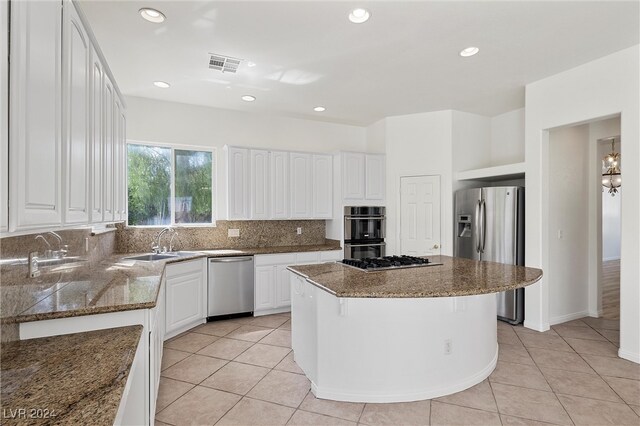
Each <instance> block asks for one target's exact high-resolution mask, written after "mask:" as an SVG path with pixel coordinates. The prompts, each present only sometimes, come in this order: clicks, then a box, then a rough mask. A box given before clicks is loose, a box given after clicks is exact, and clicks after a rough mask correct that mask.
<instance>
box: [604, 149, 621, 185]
mask: <svg viewBox="0 0 640 426" xmlns="http://www.w3.org/2000/svg"><path fill="white" fill-rule="evenodd" d="M615 143H616V138H611V152H610V153H608V154H607V155H605V156H604V158H603V159H602V168H603V169H606V170H605V172H604V173H602V187H603V188H602V190H603V191H604V188H608V189H609V194H611V196H612V197H613V196H615V195H616V193H617V192H618V188H620V185H622V176H621V174H620V154H619V153H617V152H616V149H615Z"/></svg>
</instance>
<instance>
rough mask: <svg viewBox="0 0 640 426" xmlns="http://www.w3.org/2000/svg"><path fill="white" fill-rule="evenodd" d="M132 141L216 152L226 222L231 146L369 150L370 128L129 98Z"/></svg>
mask: <svg viewBox="0 0 640 426" xmlns="http://www.w3.org/2000/svg"><path fill="white" fill-rule="evenodd" d="M126 102H127V139H128V140H134V141H145V142H162V143H170V144H176V145H195V146H205V147H214V148H216V154H217V167H216V175H217V185H216V190H217V194H216V211H217V214H216V218H217V219H225V218H226V210H227V209H226V205H227V203H226V165H225V162H224V161H223V154H224V152H223V150H222V147H223V146H224V145H226V144H228V145H237V146H249V147H256V148H271V149H283V150H291V151H311V152H333V151H338V150H350V151H364V150H365V149H366V129H365V128H364V127H359V126H348V125H344V124H335V123H326V122H320V121H312V120H303V119H297V118H288V117H277V116H271V115H266V114H253V113H248V112H242V111H233V110H226V109H219V108H209V107H202V106H196V105H187V104H181V103H176V102H165V101H158V100H154V99H147V98H138V97H127V98H126Z"/></svg>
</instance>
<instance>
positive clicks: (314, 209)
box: [225, 146, 333, 220]
mask: <svg viewBox="0 0 640 426" xmlns="http://www.w3.org/2000/svg"><path fill="white" fill-rule="evenodd" d="M225 150H226V152H227V177H228V181H227V206H228V213H229V214H228V218H229V220H239V219H252V220H269V219H330V218H332V217H333V156H331V155H326V154H305V153H300V152H287V151H268V150H262V149H251V148H240V147H233V146H225Z"/></svg>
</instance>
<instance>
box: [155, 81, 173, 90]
mask: <svg viewBox="0 0 640 426" xmlns="http://www.w3.org/2000/svg"><path fill="white" fill-rule="evenodd" d="M153 85H154V86H156V87H159V88H161V89H168V88H169V87H171V85H170V84H169V83H167V82H166V81H154V82H153Z"/></svg>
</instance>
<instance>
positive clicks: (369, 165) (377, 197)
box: [340, 152, 386, 204]
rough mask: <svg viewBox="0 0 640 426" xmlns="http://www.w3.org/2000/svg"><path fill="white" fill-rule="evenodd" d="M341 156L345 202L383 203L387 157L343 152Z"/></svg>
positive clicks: (343, 198)
mask: <svg viewBox="0 0 640 426" xmlns="http://www.w3.org/2000/svg"><path fill="white" fill-rule="evenodd" d="M340 155H341V164H342V174H341V179H342V182H341V183H342V200H343V202H344V203H345V204H349V203H353V202H363V201H374V202H379V201H383V200H384V193H385V190H384V189H385V185H386V180H385V179H386V178H385V155H384V154H364V153H359V152H343V153H341V154H340Z"/></svg>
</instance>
